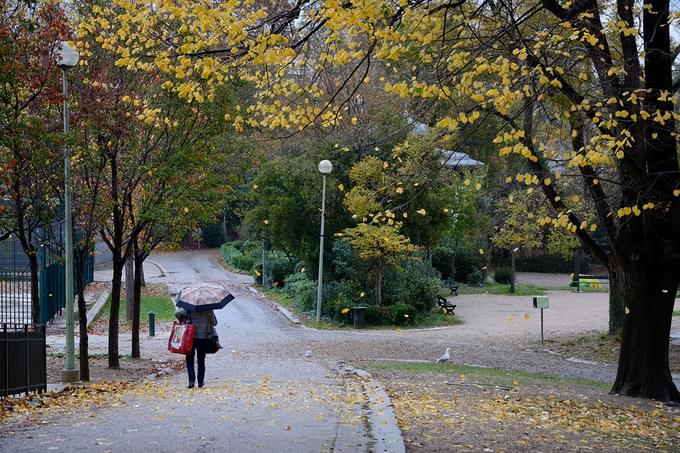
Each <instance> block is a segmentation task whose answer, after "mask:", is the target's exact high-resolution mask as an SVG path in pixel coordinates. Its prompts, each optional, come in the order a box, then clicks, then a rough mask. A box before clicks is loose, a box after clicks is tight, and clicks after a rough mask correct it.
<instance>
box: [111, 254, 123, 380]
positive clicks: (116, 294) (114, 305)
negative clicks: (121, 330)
mask: <svg viewBox="0 0 680 453" xmlns="http://www.w3.org/2000/svg"><path fill="white" fill-rule="evenodd" d="M124 265H125V264H124V261H123V260H121V259H117V258H116V256H115V254H114V258H113V279H112V280H111V312H110V313H109V368H115V369H118V368H120V361H119V360H118V320H119V318H120V287H121V280H122V277H123V267H124Z"/></svg>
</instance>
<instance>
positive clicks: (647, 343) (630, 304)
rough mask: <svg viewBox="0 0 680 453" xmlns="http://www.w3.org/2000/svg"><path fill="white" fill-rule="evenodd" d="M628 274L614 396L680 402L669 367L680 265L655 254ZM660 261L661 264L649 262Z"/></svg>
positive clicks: (638, 263)
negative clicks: (672, 321) (672, 323)
mask: <svg viewBox="0 0 680 453" xmlns="http://www.w3.org/2000/svg"><path fill="white" fill-rule="evenodd" d="M647 257H648V259H645V260H636V261H633V263H632V264H631V265H630V266H629V267H628V268H627V269H626V270H625V272H623V273H622V274H623V275H622V278H621V281H622V282H623V283H624V286H623V301H624V303H625V307H624V310H625V315H624V322H623V336H622V339H621V352H620V357H619V367H618V371H617V375H616V382H615V383H614V386H613V387H612V390H611V392H612V393H616V394H620V395H625V396H634V397H643V398H652V399H656V400H660V401H667V402H671V401H672V402H680V393H678V389H677V388H676V386H675V384H674V383H673V378H672V376H671V373H670V368H669V362H668V348H669V337H670V328H671V320H672V313H673V305H674V303H675V292H676V290H677V288H678V275H677V274H678V269H679V267H678V263H677V260H673V259H663V258H660V257H663V255H660V254H658V253H654V252H653V251H650V252H649V253H648V254H647ZM651 257H654V258H656V259H649V258H651Z"/></svg>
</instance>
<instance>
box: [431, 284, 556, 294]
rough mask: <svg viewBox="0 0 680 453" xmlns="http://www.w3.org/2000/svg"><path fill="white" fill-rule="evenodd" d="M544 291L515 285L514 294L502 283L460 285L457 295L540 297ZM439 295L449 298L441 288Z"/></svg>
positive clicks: (447, 291)
mask: <svg viewBox="0 0 680 453" xmlns="http://www.w3.org/2000/svg"><path fill="white" fill-rule="evenodd" d="M545 291H546V289H545V288H541V287H540V286H534V285H524V284H517V285H515V292H514V293H511V292H510V285H507V284H502V283H487V284H485V285H484V286H468V285H461V286H460V288H458V294H495V295H502V296H542V295H543V294H545ZM439 294H440V295H441V296H444V297H448V296H450V291H449V289H448V288H442V289H441V290H440V291H439Z"/></svg>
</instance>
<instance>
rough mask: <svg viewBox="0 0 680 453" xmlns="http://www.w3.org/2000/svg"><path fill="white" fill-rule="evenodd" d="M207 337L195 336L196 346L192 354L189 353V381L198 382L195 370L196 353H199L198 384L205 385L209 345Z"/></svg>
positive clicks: (191, 382)
mask: <svg viewBox="0 0 680 453" xmlns="http://www.w3.org/2000/svg"><path fill="white" fill-rule="evenodd" d="M209 341H210V340H208V339H207V338H194V348H193V349H192V350H191V354H187V355H186V357H187V373H188V374H189V383H190V384H193V383H194V382H196V373H195V371H194V354H196V355H198V385H203V378H204V377H205V351H206V349H207V346H208V342H209Z"/></svg>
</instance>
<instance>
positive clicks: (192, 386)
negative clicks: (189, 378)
mask: <svg viewBox="0 0 680 453" xmlns="http://www.w3.org/2000/svg"><path fill="white" fill-rule="evenodd" d="M199 387H200V385H199ZM187 388H188V389H192V388H194V383H193V382H189V385H187Z"/></svg>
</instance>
